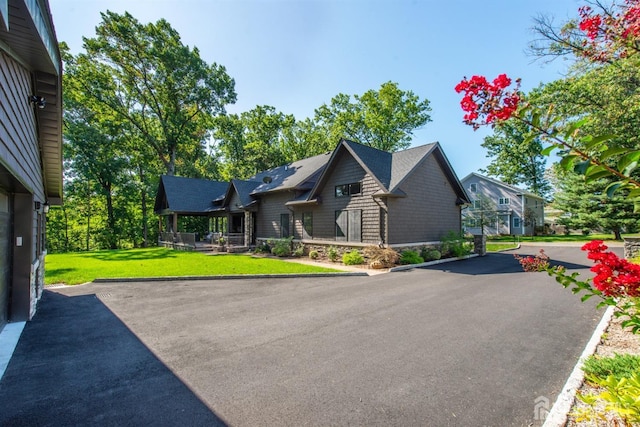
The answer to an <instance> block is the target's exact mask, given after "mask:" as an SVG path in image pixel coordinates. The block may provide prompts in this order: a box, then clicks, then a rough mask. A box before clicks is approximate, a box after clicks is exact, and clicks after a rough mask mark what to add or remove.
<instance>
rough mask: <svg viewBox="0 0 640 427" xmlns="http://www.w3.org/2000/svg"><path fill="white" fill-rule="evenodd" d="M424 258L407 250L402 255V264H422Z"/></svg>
mask: <svg viewBox="0 0 640 427" xmlns="http://www.w3.org/2000/svg"><path fill="white" fill-rule="evenodd" d="M423 262H424V258H422V257H421V256H420V254H419V253H418V252H417V251H411V250H406V251H402V253H401V254H400V264H422V263H423Z"/></svg>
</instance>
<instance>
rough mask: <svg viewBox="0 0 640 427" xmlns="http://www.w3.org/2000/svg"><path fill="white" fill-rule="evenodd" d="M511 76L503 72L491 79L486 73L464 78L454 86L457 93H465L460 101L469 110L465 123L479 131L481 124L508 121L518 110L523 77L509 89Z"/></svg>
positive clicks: (465, 109)
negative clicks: (519, 90)
mask: <svg viewBox="0 0 640 427" xmlns="http://www.w3.org/2000/svg"><path fill="white" fill-rule="evenodd" d="M511 82H512V81H511V79H510V78H509V77H507V75H506V74H500V75H499V76H498V77H496V78H495V79H493V81H492V82H489V81H488V80H487V79H486V77H484V76H473V77H471V78H470V79H467V78H466V77H465V78H464V79H462V81H461V82H460V83H458V84H457V85H456V87H455V90H456V92H458V93H461V92H464V96H463V97H462V100H461V101H460V106H461V107H462V110H463V111H465V112H466V114H465V115H464V122H465V123H466V124H468V125H470V126H473V129H474V130H477V129H478V128H479V127H480V126H482V125H489V124H490V125H493V124H494V123H495V122H496V121H504V120H508V119H509V118H510V117H511V116H512V115H513V114H514V113H515V112H516V110H517V109H518V103H519V102H520V95H519V94H518V89H519V88H520V79H517V80H516V85H515V87H514V88H513V89H512V90H507V89H508V88H509V86H510V85H511Z"/></svg>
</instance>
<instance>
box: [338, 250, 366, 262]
mask: <svg viewBox="0 0 640 427" xmlns="http://www.w3.org/2000/svg"><path fill="white" fill-rule="evenodd" d="M342 262H343V263H344V265H358V264H362V263H363V262H364V258H363V257H362V255H360V252H358V251H357V250H356V249H354V250H352V251H351V252H347V253H345V254H344V255H342Z"/></svg>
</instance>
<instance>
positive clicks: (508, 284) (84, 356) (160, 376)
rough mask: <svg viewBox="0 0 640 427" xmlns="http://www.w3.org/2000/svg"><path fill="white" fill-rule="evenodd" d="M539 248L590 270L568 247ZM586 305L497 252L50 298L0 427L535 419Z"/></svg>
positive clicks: (22, 345)
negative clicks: (396, 268) (418, 265)
mask: <svg viewBox="0 0 640 427" xmlns="http://www.w3.org/2000/svg"><path fill="white" fill-rule="evenodd" d="M536 251H537V248H536V247H526V248H523V249H522V250H521V251H520V253H535V252H536ZM547 253H548V254H549V255H550V256H551V257H552V259H553V260H554V261H557V262H559V261H561V262H562V263H564V264H565V265H567V266H568V268H570V269H584V270H585V273H586V274H588V272H587V271H586V268H587V266H588V261H587V260H586V257H585V256H584V253H582V252H581V251H580V250H579V249H578V248H575V247H574V248H562V247H550V248H548V250H547ZM594 306H595V301H593V302H589V303H585V304H582V303H580V300H579V298H577V297H575V296H574V295H572V294H571V292H569V291H568V290H564V289H562V287H561V286H560V285H558V284H557V283H556V282H555V281H554V280H553V279H552V278H550V277H548V276H547V275H546V274H544V273H524V272H522V271H521V270H520V268H519V265H518V264H517V262H515V260H514V259H513V257H512V255H511V254H510V253H503V254H491V255H488V256H486V257H483V258H473V259H469V260H465V261H458V262H454V263H448V264H440V265H437V266H433V267H430V268H426V269H415V270H411V271H408V272H397V273H389V274H382V275H378V276H371V277H339V278H338V277H336V278H313V279H310V278H296V279H271V280H265V279H245V280H217V281H178V282H147V283H145V282H142V283H109V284H107V283H103V284H89V285H83V286H76V287H68V288H62V289H54V290H48V291H46V293H45V295H44V296H43V300H42V301H41V305H40V309H39V312H38V314H37V316H36V318H35V319H34V320H33V321H32V322H30V323H28V324H27V325H26V327H25V329H24V332H23V334H22V337H21V339H20V342H19V343H18V346H17V348H16V352H15V354H14V356H13V358H12V360H11V362H10V363H9V366H8V368H7V371H6V373H5V375H4V377H3V378H2V380H1V381H0V408H1V409H0V424H1V425H12V426H14V425H39V426H45V425H52V426H58V425H87V424H92V425H234V426H256V425H261V426H268V425H273V426H282V425H295V426H301V425H311V426H327V425H362V426H364V425H366V426H371V425H385V426H390V425H394V426H411V425H420V426H509V425H514V426H528V425H538V424H539V422H538V421H537V420H535V419H534V406H535V405H536V403H538V404H539V402H540V399H541V398H544V399H548V400H549V401H550V402H553V401H554V400H555V398H556V396H557V394H558V393H559V392H560V390H561V387H562V385H563V384H564V382H565V380H566V378H567V377H568V375H569V373H570V372H571V370H572V369H573V366H574V365H575V363H576V360H577V358H578V357H579V355H580V353H581V352H582V350H583V348H584V346H585V344H586V343H587V341H588V340H589V337H590V336H591V333H592V331H593V329H594V327H595V325H596V324H597V323H598V321H599V319H600V317H601V315H602V312H601V311H596V310H595V308H594Z"/></svg>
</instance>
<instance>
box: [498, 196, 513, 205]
mask: <svg viewBox="0 0 640 427" xmlns="http://www.w3.org/2000/svg"><path fill="white" fill-rule="evenodd" d="M510 203H511V202H510V201H509V198H508V197H500V199H498V204H500V205H508V204H510Z"/></svg>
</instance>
